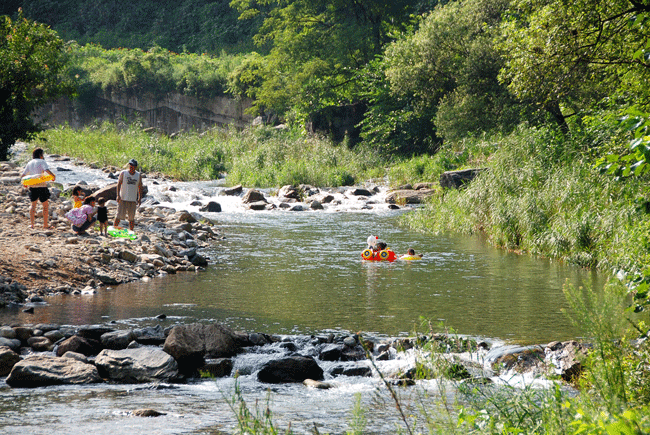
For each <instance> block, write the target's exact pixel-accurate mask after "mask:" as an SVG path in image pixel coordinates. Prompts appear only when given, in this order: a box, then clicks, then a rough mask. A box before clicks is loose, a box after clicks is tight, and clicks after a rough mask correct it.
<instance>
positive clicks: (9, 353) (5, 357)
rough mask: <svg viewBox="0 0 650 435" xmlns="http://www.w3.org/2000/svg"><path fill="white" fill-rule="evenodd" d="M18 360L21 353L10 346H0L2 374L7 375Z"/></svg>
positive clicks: (0, 368)
mask: <svg viewBox="0 0 650 435" xmlns="http://www.w3.org/2000/svg"><path fill="white" fill-rule="evenodd" d="M18 361H20V355H18V354H17V353H16V352H14V351H13V350H12V349H11V348H10V347H8V346H0V376H7V375H8V374H9V372H11V369H12V368H13V367H14V365H15V364H16V363H17V362H18Z"/></svg>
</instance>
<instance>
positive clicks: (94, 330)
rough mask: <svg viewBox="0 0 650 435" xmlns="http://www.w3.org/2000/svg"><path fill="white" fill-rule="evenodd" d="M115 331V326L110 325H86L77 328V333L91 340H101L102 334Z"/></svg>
mask: <svg viewBox="0 0 650 435" xmlns="http://www.w3.org/2000/svg"><path fill="white" fill-rule="evenodd" d="M113 331H115V328H111V327H109V326H104V325H84V326H81V327H80V328H79V329H77V333H76V334H75V335H78V336H79V337H82V338H86V339H89V340H94V341H101V339H102V335H104V334H106V333H107V332H113Z"/></svg>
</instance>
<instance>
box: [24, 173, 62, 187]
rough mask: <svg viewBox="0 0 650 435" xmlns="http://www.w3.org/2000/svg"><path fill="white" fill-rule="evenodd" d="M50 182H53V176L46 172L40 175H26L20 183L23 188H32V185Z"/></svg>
mask: <svg viewBox="0 0 650 435" xmlns="http://www.w3.org/2000/svg"><path fill="white" fill-rule="evenodd" d="M52 180H54V176H52V175H50V174H48V173H47V172H43V173H42V174H36V175H26V176H24V177H23V178H22V179H21V180H20V182H21V183H23V186H33V185H34V184H40V183H45V182H47V181H52Z"/></svg>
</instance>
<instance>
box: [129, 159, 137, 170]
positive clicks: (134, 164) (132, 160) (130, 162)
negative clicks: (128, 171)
mask: <svg viewBox="0 0 650 435" xmlns="http://www.w3.org/2000/svg"><path fill="white" fill-rule="evenodd" d="M129 165H133V166H135V167H136V168H137V167H138V161H137V160H136V159H131V160H129Z"/></svg>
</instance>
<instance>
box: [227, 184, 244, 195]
mask: <svg viewBox="0 0 650 435" xmlns="http://www.w3.org/2000/svg"><path fill="white" fill-rule="evenodd" d="M243 190H244V187H243V186H242V185H241V184H238V185H236V186H233V187H230V188H226V189H223V194H224V195H227V196H235V195H239V194H240V193H242V191H243Z"/></svg>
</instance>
